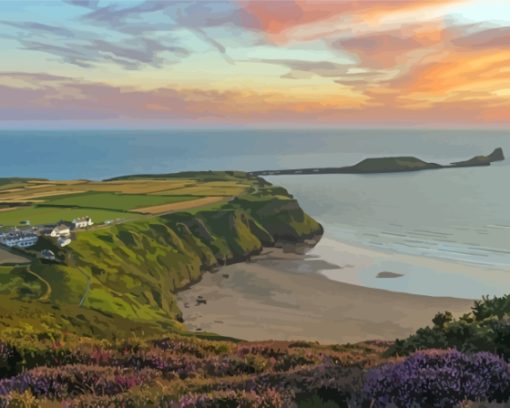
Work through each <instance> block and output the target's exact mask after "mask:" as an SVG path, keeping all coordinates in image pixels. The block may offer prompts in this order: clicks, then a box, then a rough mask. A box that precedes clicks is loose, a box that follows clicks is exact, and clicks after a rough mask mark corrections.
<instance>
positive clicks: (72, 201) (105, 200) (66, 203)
mask: <svg viewBox="0 0 510 408" xmlns="http://www.w3.org/2000/svg"><path fill="white" fill-rule="evenodd" d="M194 198H195V197H193V196H186V195H174V196H157V195H145V194H115V193H107V192H104V193H97V192H93V193H83V194H74V195H70V196H64V197H59V198H56V199H52V200H49V201H47V202H46V205H52V206H53V205H54V206H62V207H82V208H94V209H105V210H117V211H129V210H133V209H135V208H140V207H152V206H156V205H162V204H171V203H177V202H181V201H188V200H193V199H194Z"/></svg>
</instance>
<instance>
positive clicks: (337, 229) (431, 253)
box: [0, 129, 510, 298]
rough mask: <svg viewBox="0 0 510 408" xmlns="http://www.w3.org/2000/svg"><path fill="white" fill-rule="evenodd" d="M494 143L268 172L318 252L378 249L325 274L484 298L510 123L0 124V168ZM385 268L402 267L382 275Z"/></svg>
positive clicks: (245, 164)
mask: <svg viewBox="0 0 510 408" xmlns="http://www.w3.org/2000/svg"><path fill="white" fill-rule="evenodd" d="M496 147H502V148H503V150H504V152H505V153H507V154H508V155H509V160H506V161H503V162H498V163H494V164H493V165H491V166H489V167H472V168H459V169H444V170H431V171H421V172H413V173H398V174H373V175H308V176H305V175H301V176H273V177H269V178H268V179H269V180H270V181H271V182H272V183H275V184H278V185H281V186H284V187H286V188H287V189H288V190H289V192H290V193H292V194H293V195H294V196H295V197H296V198H297V199H298V200H299V202H300V204H301V206H302V207H303V208H304V209H305V210H306V211H307V212H308V213H309V214H310V215H312V216H313V217H315V218H316V219H317V220H319V221H320V222H321V223H322V224H323V226H324V228H325V242H327V243H328V248H329V251H322V252H321V251H315V252H314V253H315V254H320V256H322V257H326V258H327V257H328V255H327V254H330V258H331V259H325V260H326V261H330V262H332V263H334V262H336V263H338V260H339V259H341V257H342V253H341V245H340V244H342V243H347V244H349V245H353V246H357V247H360V248H364V249H367V250H370V254H371V258H375V259H376V261H373V259H372V261H371V262H367V263H366V266H364V267H363V268H358V269H359V270H357V271H356V274H355V276H354V277H353V274H352V273H348V272H347V271H345V272H343V270H342V269H339V270H338V271H336V272H335V273H329V274H328V275H327V276H328V277H330V278H332V279H335V280H338V281H343V282H348V283H355V284H359V285H362V286H367V287H373V288H379V289H386V290H392V291H399V292H406V293H414V294H422V295H428V296H451V297H461V298H479V297H481V296H495V295H503V294H506V293H509V292H510V130H493V129H490V130H480V129H464V130H428V129H285V130H270V129H261V130H253V129H214V130H204V129H200V130H182V129H169V130H57V131H35V130H26V131H21V130H3V131H0V177H40V178H50V179H94V180H97V179H105V178H111V177H115V176H120V175H126V174H138V173H163V172H177V171H186V170H245V171H254V170H265V169H284V168H300V167H322V166H324V167H331V166H347V165H352V164H355V163H357V162H358V161H360V160H362V159H365V158H367V157H387V156H402V155H405V156H416V157H418V158H421V159H423V160H426V161H432V162H436V163H440V164H448V163H451V162H454V161H459V160H465V159H468V158H471V157H473V156H475V155H479V154H489V153H490V152H491V151H492V150H493V149H495V148H496ZM335 242H338V244H339V246H338V251H336V253H335V245H334V243H335ZM320 245H321V244H319V247H318V248H320ZM378 254H379V255H380V256H379V257H378ZM317 256H319V255H317ZM382 271H385V272H393V273H396V274H399V275H402V276H400V277H396V278H391V279H382V278H378V277H377V274H378V273H379V272H382Z"/></svg>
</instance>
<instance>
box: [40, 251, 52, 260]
mask: <svg viewBox="0 0 510 408" xmlns="http://www.w3.org/2000/svg"><path fill="white" fill-rule="evenodd" d="M41 258H42V259H46V260H47V261H54V260H55V253H54V252H53V251H52V250H51V249H43V250H42V251H41Z"/></svg>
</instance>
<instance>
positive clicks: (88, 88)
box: [0, 72, 510, 125]
mask: <svg viewBox="0 0 510 408" xmlns="http://www.w3.org/2000/svg"><path fill="white" fill-rule="evenodd" d="M13 80H18V81H22V82H23V83H24V85H23V86H20V85H19V84H20V82H18V85H17V86H13V85H12V81H13ZM2 84H3V85H2ZM340 89H341V88H340V87H339V92H338V96H337V97H332V96H331V95H329V96H320V95H317V96H315V97H307V96H302V97H301V98H297V97H296V98H292V99H291V98H289V97H288V95H284V94H279V93H263V92H260V91H248V90H244V91H224V92H220V91H217V90H212V89H180V88H170V87H165V88H157V89H152V90H138V89H133V88H122V87H115V86H112V85H107V84H102V83H93V82H84V81H79V80H76V79H73V78H63V77H51V76H47V75H44V74H42V75H41V74H26V73H24V74H19V75H17V74H16V73H12V72H11V73H8V74H2V73H0V95H1V96H2V98H0V100H9V104H6V105H3V104H1V103H0V121H10V120H19V121H24V123H27V121H31V120H54V121H59V120H76V121H80V120H86V121H104V120H110V121H118V122H119V123H125V122H126V121H133V122H139V123H145V122H151V121H159V122H164V123H169V124H171V123H176V122H183V121H184V122H185V121H188V122H189V123H195V124H198V123H203V124H214V123H223V124H227V123H230V124H238V123H244V124H250V123H251V124H260V123H266V124H275V123H282V124H285V123H287V124H294V125H295V124H297V123H306V124H317V125H325V124H330V125H345V124H364V125H381V124H391V125H393V124H402V125H404V124H416V123H426V124H459V125H466V124H467V123H472V124H480V123H501V124H505V123H506V124H510V117H508V111H509V109H510V106H509V105H510V103H509V102H508V100H507V99H508V98H507V97H505V96H504V95H503V96H499V97H498V96H494V95H493V96H492V97H487V96H486V95H482V96H483V97H480V98H477V99H472V98H471V99H466V100H458V99H457V98H456V95H455V94H454V95H452V97H451V98H449V99H448V100H443V101H437V102H436V103H434V104H428V105H427V104H426V105H419V104H415V105H411V104H405V103H400V102H402V101H400V100H399V99H398V91H397V90H391V89H390V90H389V91H388V90H387V89H386V90H385V89H384V88H380V89H379V92H376V91H372V93H370V94H369V95H370V97H371V98H373V101H372V102H371V103H368V102H366V101H365V100H364V99H361V100H356V99H349V98H346V97H345V96H343V95H342V92H341V91H340ZM374 101H375V102H377V103H374Z"/></svg>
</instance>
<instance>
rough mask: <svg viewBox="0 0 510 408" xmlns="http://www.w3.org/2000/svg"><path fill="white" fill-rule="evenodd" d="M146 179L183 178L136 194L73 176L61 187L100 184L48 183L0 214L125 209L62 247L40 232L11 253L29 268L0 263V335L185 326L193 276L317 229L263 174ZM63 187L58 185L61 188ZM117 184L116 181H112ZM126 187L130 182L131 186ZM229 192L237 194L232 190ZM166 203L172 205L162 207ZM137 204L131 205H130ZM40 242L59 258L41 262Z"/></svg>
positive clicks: (106, 333) (102, 333) (104, 333)
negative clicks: (183, 305) (184, 292)
mask: <svg viewBox="0 0 510 408" xmlns="http://www.w3.org/2000/svg"><path fill="white" fill-rule="evenodd" d="M148 177H150V176H144V178H143V187H144V189H146V190H150V191H152V190H153V189H151V188H150V187H151V185H152V187H153V188H156V187H157V188H159V189H161V188H167V187H168V186H166V185H162V184H161V183H162V180H161V179H164V183H166V182H167V180H169V179H172V180H171V182H172V183H176V182H180V183H181V185H178V186H177V185H174V186H173V187H174V190H170V191H171V192H175V194H173V195H170V196H166V195H163V193H164V191H160V192H158V193H157V195H154V194H149V193H145V194H142V193H141V192H140V191H138V192H137V193H136V194H118V193H116V194H112V193H109V192H105V191H104V190H105V189H108V188H110V187H111V184H112V183H111V182H103V183H100V182H96V183H88V184H87V185H85V184H84V183H85V182H81V183H74V184H71V183H70V182H69V183H68V184H67V185H65V186H64V187H62V188H63V189H67V190H68V189H70V188H71V186H74V187H73V188H77V187H76V186H79V188H80V189H81V190H85V189H90V188H91V185H92V184H93V186H92V188H94V189H96V191H90V190H89V191H84V192H80V193H76V192H74V191H71V193H70V194H67V195H59V196H58V197H55V196H54V195H53V194H54V192H52V191H50V190H48V192H47V194H50V195H49V196H47V197H43V196H42V195H38V197H37V200H42V201H43V202H42V203H35V204H34V203H31V205H30V206H29V207H27V206H26V205H25V206H23V207H22V208H17V207H14V208H13V209H12V210H11V211H6V212H3V213H0V214H2V216H3V217H4V223H5V220H8V217H7V216H6V214H9V213H12V214H16V212H17V211H22V212H23V211H25V212H26V211H27V208H28V209H30V211H31V218H32V219H34V218H36V219H37V217H39V219H40V220H41V221H44V217H48V216H49V217H52V215H51V214H53V213H54V212H55V214H67V213H68V212H69V211H72V214H89V213H90V212H91V211H92V210H94V209H95V210H97V211H107V212H117V213H122V214H123V215H122V218H123V220H122V221H119V222H117V223H113V224H108V225H106V224H102V225H96V226H94V227H93V228H91V229H89V230H80V231H77V232H76V233H75V234H74V237H73V241H72V243H71V244H70V245H69V246H66V247H64V248H61V247H59V246H57V245H56V243H55V240H54V239H53V238H50V237H46V236H44V237H41V238H40V239H39V242H38V243H37V244H36V246H35V247H32V248H28V249H27V250H24V251H20V250H16V251H15V252H18V253H20V254H23V255H25V256H28V257H30V259H31V260H32V262H31V264H30V265H29V266H26V265H20V266H4V267H1V268H0V282H2V283H3V285H2V288H1V289H0V316H1V317H0V334H1V333H3V332H9V333H11V334H12V333H15V332H17V331H19V332H20V333H21V332H38V333H44V334H43V336H50V335H51V333H52V332H54V333H55V335H58V333H60V332H62V331H68V332H75V333H77V334H83V335H93V336H96V337H111V336H112V335H117V336H122V333H125V332H133V331H136V333H137V334H138V335H144V334H146V333H158V332H163V331H165V330H169V329H170V330H174V331H179V332H181V331H185V327H184V326H183V325H182V324H181V323H179V317H180V311H179V309H178V307H177V305H176V301H175V297H174V294H175V293H176V291H178V290H179V289H183V288H185V287H187V286H188V285H190V284H192V283H193V282H196V281H198V280H199V279H200V277H201V275H202V273H203V272H204V271H205V270H212V269H215V268H216V267H217V266H218V265H221V264H225V263H232V262H238V261H242V260H245V259H247V258H249V257H250V255H252V254H256V253H258V252H260V251H261V250H262V248H263V247H264V246H272V245H275V244H276V243H277V242H278V241H291V242H300V241H304V240H306V239H309V238H313V237H316V236H319V235H320V234H321V233H322V228H321V226H320V225H319V224H318V223H317V222H315V221H314V220H313V219H311V218H310V217H309V216H308V215H306V214H305V213H304V212H303V211H302V209H301V208H300V207H299V204H298V203H297V201H296V200H295V199H294V198H293V197H292V196H290V195H289V194H288V193H287V191H286V190H285V189H282V188H278V187H274V186H272V185H270V184H269V183H267V182H265V181H264V180H262V179H260V178H254V177H248V176H246V175H245V174H242V173H230V174H226V173H215V174H210V173H205V174H201V173H193V174H192V173H188V174H186V176H185V178H182V177H177V178H176V177H161V176H155V177H154V178H153V179H151V178H148ZM176 179H177V180H176ZM157 183H159V184H157ZM211 183H213V184H211ZM218 183H219V184H218ZM46 184H51V182H48V183H46ZM62 185H63V182H60V183H59V186H62ZM116 187H117V188H120V186H119V184H118V182H117V184H116ZM130 187H131V189H134V187H135V186H133V185H132V184H130ZM139 187H140V186H137V187H136V188H139ZM45 188H48V187H45ZM122 188H124V187H122ZM27 190H28V191H32V190H33V188H31V187H30V188H28V189H27ZM97 190H103V191H97ZM233 192H235V194H236V195H231V193H233ZM14 193H15V194H17V195H18V197H16V201H17V202H18V201H19V200H20V199H26V200H33V199H34V198H33V197H28V193H27V192H26V191H16V192H14ZM11 194H12V192H11ZM30 194H33V193H32V192H30ZM39 194H40V193H39ZM198 194H200V197H202V198H198V197H199V196H198ZM210 194H219V195H218V196H211V195H210ZM0 197H1V194H0ZM176 197H180V198H182V197H186V199H185V200H182V199H179V203H183V202H184V203H194V202H196V200H203V199H204V198H211V197H212V198H214V199H218V200H213V202H212V203H211V202H208V203H204V201H200V203H202V204H200V205H199V206H195V205H191V206H190V207H189V209H188V210H187V211H184V210H179V211H172V205H174V202H175V198H176ZM190 197H191V198H190ZM169 199H170V201H166V202H167V204H164V205H163V209H162V210H161V211H162V213H159V214H152V213H151V212H150V211H148V210H147V208H161V205H162V204H161V202H160V200H169ZM145 200H148V201H147V202H146V201H145ZM155 200H156V202H155ZM154 204H157V205H156V206H155V207H154V206H153V205H154ZM145 205H148V207H145ZM166 205H169V206H170V207H168V208H166V209H165V206H166ZM140 206H142V207H143V208H144V210H140ZM133 207H135V210H131V208H133ZM47 209H51V212H50V213H48V212H47V211H46V210H47ZM25 212H24V213H23V215H25V214H26V213H25ZM48 214H50V215H48ZM11 219H17V218H15V217H11ZM57 219H58V218H57ZM50 221H51V220H50V219H47V222H50ZM96 221H97V219H96ZM42 249H51V250H52V251H53V252H54V253H55V255H56V261H55V262H48V261H44V260H41V259H38V258H37V255H38V253H39V251H40V250H42ZM135 328H136V329H135Z"/></svg>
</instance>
